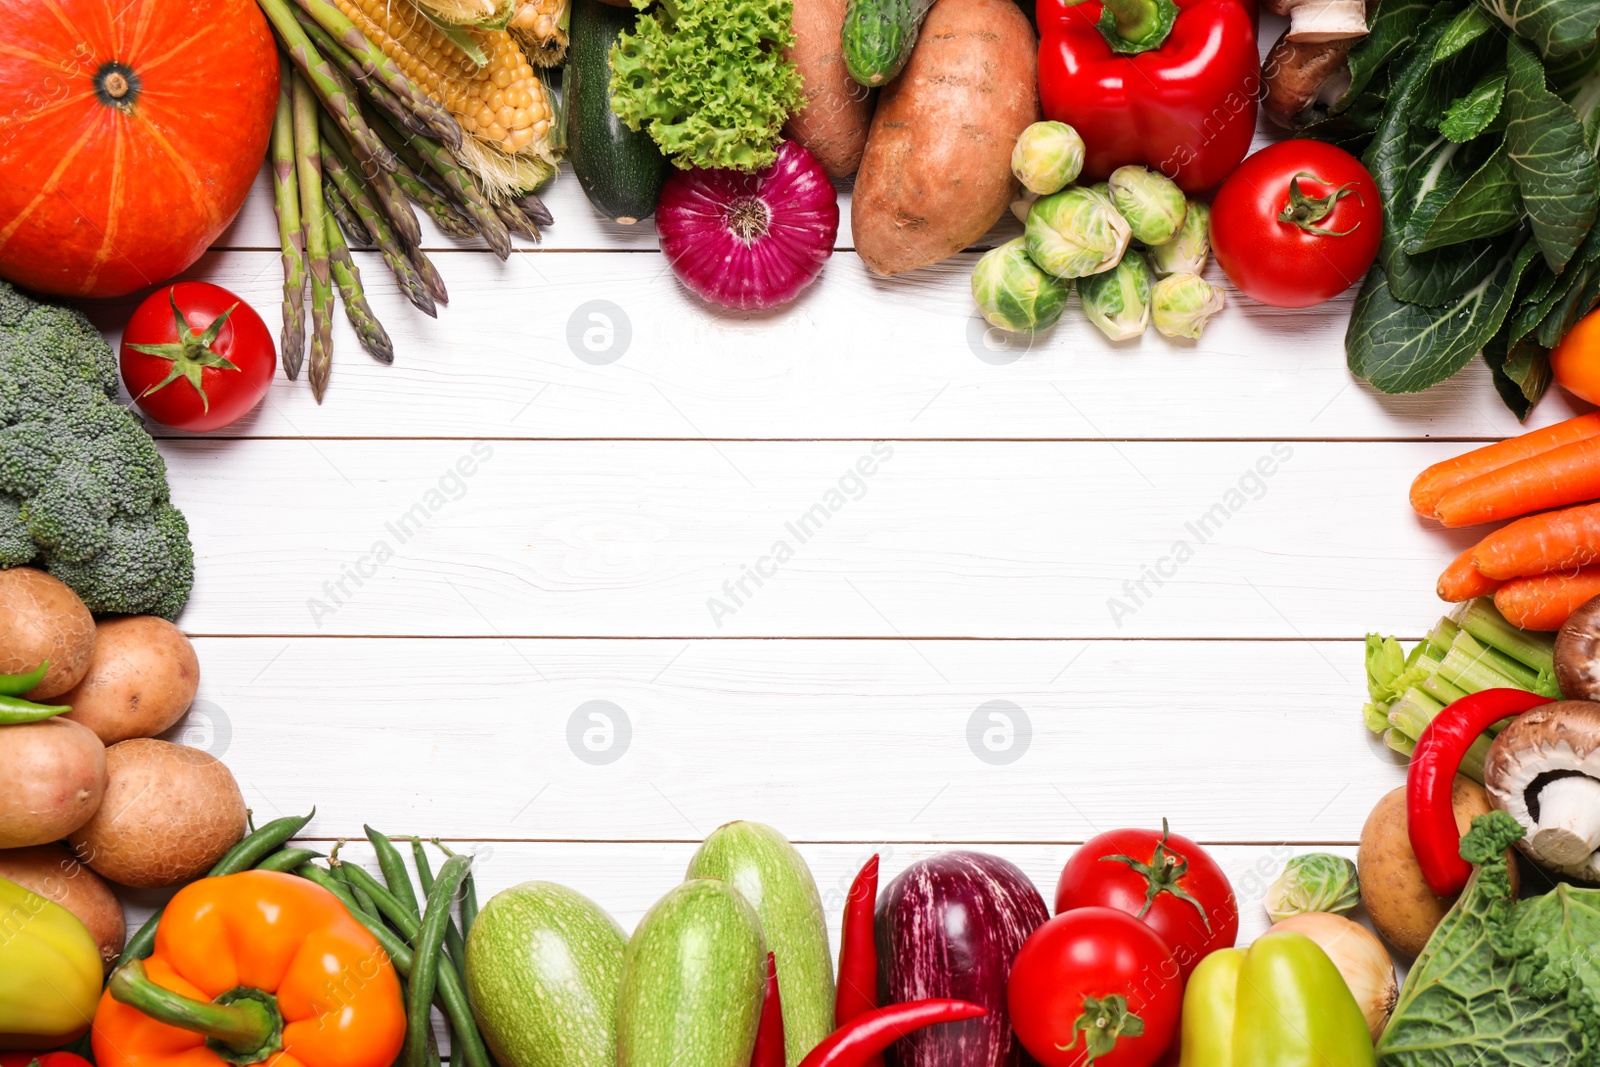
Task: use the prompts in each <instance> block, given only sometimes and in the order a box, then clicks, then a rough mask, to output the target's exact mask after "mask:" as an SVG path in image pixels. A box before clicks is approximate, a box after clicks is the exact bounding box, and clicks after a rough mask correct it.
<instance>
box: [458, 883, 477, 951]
mask: <svg viewBox="0 0 1600 1067" xmlns="http://www.w3.org/2000/svg"><path fill="white" fill-rule="evenodd" d="M477 921H478V882H477V879H475V878H473V877H472V875H471V874H470V873H469V874H468V875H467V881H466V884H465V885H463V886H462V889H461V933H462V936H466V935H467V934H470V933H472V924H473V923H475V922H477Z"/></svg>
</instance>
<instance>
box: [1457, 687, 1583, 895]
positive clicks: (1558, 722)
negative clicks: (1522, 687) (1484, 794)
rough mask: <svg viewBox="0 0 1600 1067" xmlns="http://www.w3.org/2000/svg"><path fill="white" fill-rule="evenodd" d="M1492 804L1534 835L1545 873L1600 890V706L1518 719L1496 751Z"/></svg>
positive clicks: (1535, 856) (1530, 849)
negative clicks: (1593, 884)
mask: <svg viewBox="0 0 1600 1067" xmlns="http://www.w3.org/2000/svg"><path fill="white" fill-rule="evenodd" d="M1484 784H1485V785H1486V786H1488V789H1489V798H1490V801H1491V802H1492V803H1493V804H1494V806H1495V807H1496V808H1499V809H1500V810H1501V811H1503V812H1505V813H1506V814H1507V815H1510V816H1511V817H1512V818H1513V819H1516V820H1517V822H1519V823H1521V824H1522V828H1523V829H1525V830H1526V831H1527V832H1528V835H1527V836H1526V837H1524V838H1523V839H1522V840H1521V841H1519V842H1517V847H1518V848H1520V849H1522V851H1523V852H1524V853H1525V854H1526V855H1527V856H1528V858H1529V859H1531V860H1533V861H1534V862H1536V863H1538V864H1539V865H1540V866H1543V867H1547V868H1549V869H1551V870H1553V871H1556V872H1558V873H1560V874H1564V875H1568V876H1569V877H1572V878H1577V879H1580V880H1582V881H1585V882H1600V855H1597V854H1596V850H1597V849H1600V704H1595V703H1591V702H1589V701H1587V700H1563V701H1559V702H1557V703H1554V704H1545V705H1543V706H1541V707H1537V708H1534V709H1533V710H1532V711H1529V712H1525V713H1523V714H1522V715H1520V716H1518V717H1517V718H1516V719H1513V720H1512V722H1511V725H1509V726H1507V727H1506V728H1505V729H1504V730H1502V731H1501V733H1500V736H1499V737H1497V738H1495V740H1494V744H1493V745H1491V746H1490V747H1489V758H1488V760H1487V762H1486V764H1485V768H1484Z"/></svg>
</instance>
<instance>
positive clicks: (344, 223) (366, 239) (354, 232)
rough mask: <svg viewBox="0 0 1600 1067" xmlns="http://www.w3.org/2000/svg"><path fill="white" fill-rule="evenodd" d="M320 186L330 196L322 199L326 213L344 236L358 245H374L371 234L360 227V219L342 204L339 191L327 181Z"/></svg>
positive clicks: (346, 205)
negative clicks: (326, 209) (331, 217)
mask: <svg viewBox="0 0 1600 1067" xmlns="http://www.w3.org/2000/svg"><path fill="white" fill-rule="evenodd" d="M323 177H324V178H326V177H327V175H323ZM322 186H323V191H324V192H327V193H330V195H328V196H326V197H324V198H323V199H324V200H326V202H327V205H328V213H329V214H331V215H332V216H333V219H334V221H335V222H337V223H338V224H339V228H340V229H341V230H343V231H344V234H345V236H346V237H347V238H348V239H349V240H351V241H354V242H355V243H356V244H358V245H371V244H375V243H376V242H375V241H373V239H372V234H370V233H368V232H367V228H366V226H364V225H362V222H361V219H360V218H359V217H358V216H357V215H356V213H355V211H354V210H353V209H352V208H351V207H350V205H349V204H347V203H345V202H344V197H342V196H340V195H339V191H338V190H337V189H333V188H332V187H331V186H330V185H329V183H328V182H327V181H324V182H323V183H322Z"/></svg>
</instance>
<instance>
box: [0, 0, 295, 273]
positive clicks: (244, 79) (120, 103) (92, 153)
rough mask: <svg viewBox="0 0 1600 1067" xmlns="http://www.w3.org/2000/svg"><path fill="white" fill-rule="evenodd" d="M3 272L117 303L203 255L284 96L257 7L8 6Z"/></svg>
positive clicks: (240, 0)
mask: <svg viewBox="0 0 1600 1067" xmlns="http://www.w3.org/2000/svg"><path fill="white" fill-rule="evenodd" d="M0 12H4V21H5V32H4V33H3V34H0V101H4V104H3V106H0V277H4V278H7V279H9V280H10V281H13V282H16V283H18V284H19V285H23V286H26V287H27V288H29V289H34V290H37V291H40V292H45V293H54V294H57V295H61V296H89V297H98V296H120V295H121V294H123V293H128V292H132V291H133V290H135V289H140V288H143V287H144V286H147V285H154V284H157V283H159V282H162V281H165V280H166V279H167V278H170V277H171V276H172V275H174V274H177V273H178V272H179V271H181V270H183V269H184V268H185V267H188V266H189V265H190V264H191V263H193V262H194V261H195V260H197V259H199V258H200V254H201V253H202V252H204V251H205V250H206V248H207V246H209V245H210V244H211V242H212V241H214V240H215V239H216V238H217V236H218V235H219V234H221V233H222V231H223V230H224V229H225V228H226V227H227V225H228V223H230V222H232V221H233V217H234V215H236V214H238V211H239V206H240V205H241V204H243V203H244V198H245V195H246V194H247V193H248V192H249V191H250V185H251V183H252V182H253V181H254V180H255V176H256V173H257V172H258V171H259V170H260V169H261V161H262V157H263V156H264V154H265V153H266V149H267V140H268V136H269V134H270V133H271V128H272V117H273V111H274V108H275V107H276V104H277V95H278V61H277V51H276V47H275V45H274V44H273V40H272V32H271V30H270V29H269V28H268V26H267V21H266V19H265V18H264V17H263V16H262V14H261V12H260V10H259V9H258V8H257V7H256V5H255V3H254V0H181V2H179V0H116V2H107V0H0Z"/></svg>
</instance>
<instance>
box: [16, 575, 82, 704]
mask: <svg viewBox="0 0 1600 1067" xmlns="http://www.w3.org/2000/svg"><path fill="white" fill-rule="evenodd" d="M93 651H94V616H93V615H91V614H89V609H88V608H86V607H84V606H83V601H81V600H79V599H78V594H77V593H74V592H73V591H72V590H71V589H68V588H67V586H66V585H65V584H64V583H63V582H60V581H58V580H56V579H55V578H52V577H50V575H48V574H46V573H45V572H44V571H37V570H34V569H33V568H32V567H17V568H15V569H13V570H8V571H0V674H25V673H27V672H28V671H31V670H33V669H34V668H36V667H38V666H39V664H41V663H43V662H44V661H45V660H49V661H50V671H49V673H47V674H46V675H45V676H44V681H42V682H40V683H39V684H38V685H36V686H34V687H33V688H32V689H31V690H29V691H28V692H27V694H25V695H26V696H27V698H28V699H29V700H51V699H53V698H55V697H58V696H60V695H61V694H62V693H65V692H66V691H67V690H68V689H71V688H72V687H73V686H75V685H77V684H78V681H79V680H80V679H81V678H82V677H83V675H84V672H85V671H87V670H88V669H89V656H90V653H92V652H93Z"/></svg>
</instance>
